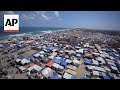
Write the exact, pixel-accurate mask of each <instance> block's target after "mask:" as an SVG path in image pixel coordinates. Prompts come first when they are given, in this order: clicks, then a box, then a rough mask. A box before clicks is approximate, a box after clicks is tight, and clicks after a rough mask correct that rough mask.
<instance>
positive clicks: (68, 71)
mask: <svg viewBox="0 0 120 90" xmlns="http://www.w3.org/2000/svg"><path fill="white" fill-rule="evenodd" d="M65 72H67V73H70V74H72V75H76V73H77V72H76V71H73V70H70V69H66V70H65Z"/></svg>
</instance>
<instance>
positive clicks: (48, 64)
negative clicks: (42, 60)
mask: <svg viewBox="0 0 120 90" xmlns="http://www.w3.org/2000/svg"><path fill="white" fill-rule="evenodd" d="M53 64H54V62H52V61H50V62H48V63H47V64H46V66H48V67H52V66H53Z"/></svg>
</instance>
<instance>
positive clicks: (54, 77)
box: [51, 73, 60, 79]
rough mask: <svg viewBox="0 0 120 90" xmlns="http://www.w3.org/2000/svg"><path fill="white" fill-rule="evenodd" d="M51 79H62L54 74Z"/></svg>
mask: <svg viewBox="0 0 120 90" xmlns="http://www.w3.org/2000/svg"><path fill="white" fill-rule="evenodd" d="M51 79H60V77H59V76H58V75H57V74H55V73H53V74H52V75H51Z"/></svg>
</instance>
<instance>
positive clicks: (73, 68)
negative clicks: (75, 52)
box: [67, 65, 77, 71]
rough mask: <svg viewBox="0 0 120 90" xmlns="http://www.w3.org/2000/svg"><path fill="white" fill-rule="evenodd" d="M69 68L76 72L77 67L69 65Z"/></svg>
mask: <svg viewBox="0 0 120 90" xmlns="http://www.w3.org/2000/svg"><path fill="white" fill-rule="evenodd" d="M67 68H69V69H72V70H74V71H76V69H77V67H75V66H73V65H67Z"/></svg>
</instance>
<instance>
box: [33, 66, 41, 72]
mask: <svg viewBox="0 0 120 90" xmlns="http://www.w3.org/2000/svg"><path fill="white" fill-rule="evenodd" d="M34 69H35V70H36V71H38V72H39V71H40V70H41V69H42V67H40V66H38V65H34Z"/></svg>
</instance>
